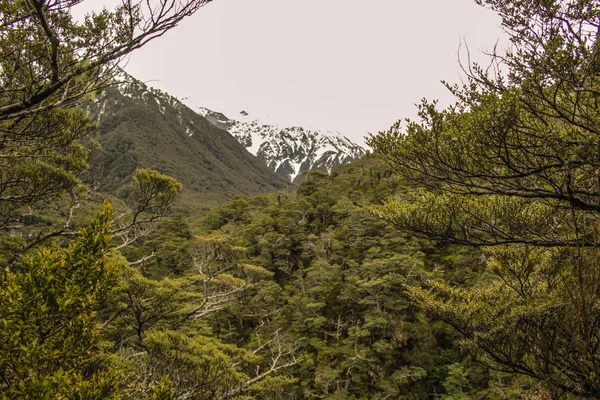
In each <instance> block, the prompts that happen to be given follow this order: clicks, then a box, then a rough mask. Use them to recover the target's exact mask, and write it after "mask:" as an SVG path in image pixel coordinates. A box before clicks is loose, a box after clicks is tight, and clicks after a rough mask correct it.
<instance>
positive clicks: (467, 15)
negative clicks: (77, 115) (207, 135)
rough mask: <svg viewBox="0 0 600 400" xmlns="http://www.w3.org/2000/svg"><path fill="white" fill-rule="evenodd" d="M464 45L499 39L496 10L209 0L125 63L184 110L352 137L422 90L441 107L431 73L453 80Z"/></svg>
mask: <svg viewBox="0 0 600 400" xmlns="http://www.w3.org/2000/svg"><path fill="white" fill-rule="evenodd" d="M117 3H118V0H104V1H98V0H89V1H85V2H84V3H82V5H80V6H78V7H79V8H78V10H76V11H77V12H78V13H84V12H86V11H88V10H90V9H95V10H97V9H99V8H101V7H102V6H103V5H104V6H106V7H108V8H110V7H112V6H114V5H115V4H117ZM461 43H462V47H461ZM465 43H466V44H467V45H468V48H469V52H470V54H471V57H472V59H474V60H479V61H482V62H483V61H485V60H487V57H486V56H485V51H489V50H491V49H492V48H493V47H494V45H495V44H496V43H499V44H500V46H501V47H502V45H503V44H504V43H506V39H505V36H504V35H503V33H502V30H501V28H500V19H499V18H498V16H497V15H496V14H495V13H494V12H492V11H490V10H487V9H484V8H482V7H480V6H478V5H477V4H475V1H474V0H414V1H408V0H368V1H364V0H214V1H213V2H212V3H209V4H208V5H206V6H205V7H203V8H201V9H200V10H199V11H198V12H197V13H196V14H195V15H193V16H192V17H189V18H187V19H186V20H184V21H183V22H182V23H181V24H180V25H179V26H178V27H176V28H175V29H174V30H172V31H170V32H168V33H167V34H166V35H164V36H163V37H161V38H159V39H157V40H155V41H153V42H151V43H150V44H148V45H147V46H146V47H144V48H142V49H140V50H138V51H136V52H135V53H133V54H132V55H131V56H130V57H128V59H127V60H126V61H127V63H126V65H125V70H126V71H127V72H129V73H130V74H131V75H133V76H134V77H136V78H137V79H140V80H142V81H144V82H146V83H148V84H149V85H150V86H153V87H156V88H158V89H161V90H164V91H166V92H168V93H169V94H171V95H173V96H175V97H178V98H179V99H181V100H183V101H184V103H186V104H187V105H188V106H189V107H190V108H192V109H196V108H197V107H206V108H210V109H212V110H216V111H220V112H223V113H224V114H225V115H227V116H228V117H230V118H234V119H235V117H236V116H237V115H239V112H240V111H242V110H245V111H247V112H249V113H250V115H251V116H256V117H259V118H260V119H261V121H263V122H265V123H278V124H281V125H288V126H291V125H299V126H304V127H311V128H314V129H323V130H330V131H338V132H340V133H342V134H344V135H345V136H347V137H349V138H350V139H352V140H353V141H355V142H358V143H361V144H362V143H364V140H363V138H364V137H365V135H367V134H368V133H377V132H378V131H381V130H385V129H387V128H388V127H389V126H391V125H392V124H393V123H394V122H395V121H397V120H399V119H404V118H406V117H409V118H414V117H415V116H416V107H415V104H416V103H419V102H420V100H421V99H422V98H427V99H439V100H440V105H442V106H443V105H447V104H449V103H450V102H451V100H452V97H451V96H450V94H449V93H448V92H447V90H446V89H445V88H444V87H443V85H442V84H441V83H440V81H441V80H446V81H449V82H451V83H456V82H460V66H459V63H458V58H459V57H461V58H462V59H465V58H466V51H465ZM461 48H462V50H461Z"/></svg>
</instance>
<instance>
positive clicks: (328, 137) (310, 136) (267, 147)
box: [198, 108, 367, 183]
mask: <svg viewBox="0 0 600 400" xmlns="http://www.w3.org/2000/svg"><path fill="white" fill-rule="evenodd" d="M198 112H199V113H200V114H201V115H203V116H204V117H205V118H206V119H207V120H209V121H210V122H211V123H212V124H214V125H215V126H216V127H218V128H221V129H224V130H226V131H228V132H229V133H231V134H232V135H233V136H234V137H235V138H236V139H237V140H238V141H239V142H240V143H241V144H242V145H243V146H244V147H246V149H247V150H248V151H249V152H250V153H252V154H254V155H255V156H256V157H258V158H259V159H260V160H262V161H263V162H264V163H265V164H266V165H267V166H269V168H271V169H272V170H273V171H275V172H276V173H277V174H278V175H280V176H282V177H284V178H286V179H288V180H290V181H292V182H295V183H297V182H299V181H300V180H301V179H302V175H301V172H303V171H307V170H311V169H316V170H320V171H324V172H331V171H332V170H333V169H335V168H336V167H338V166H340V165H344V164H348V163H349V162H351V161H352V160H354V159H356V158H359V157H362V156H364V155H365V154H367V152H366V150H365V149H363V148H362V147H360V146H359V145H357V144H355V143H352V142H351V141H350V140H349V139H348V138H346V137H345V136H342V135H341V134H339V133H333V132H322V131H316V130H312V129H306V128H302V127H280V126H277V125H265V124H262V123H260V122H259V121H258V120H257V119H252V117H251V116H250V115H248V113H247V112H246V111H242V112H240V115H239V116H238V117H237V118H238V119H237V120H234V119H230V118H227V117H226V116H225V115H223V114H222V113H219V112H216V111H212V110H209V109H207V108H200V109H199V110H198Z"/></svg>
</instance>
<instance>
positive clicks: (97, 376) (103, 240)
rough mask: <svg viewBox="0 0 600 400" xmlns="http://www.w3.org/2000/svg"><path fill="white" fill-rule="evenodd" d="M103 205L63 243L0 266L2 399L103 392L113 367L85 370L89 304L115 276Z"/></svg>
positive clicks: (90, 348) (107, 210)
mask: <svg viewBox="0 0 600 400" xmlns="http://www.w3.org/2000/svg"><path fill="white" fill-rule="evenodd" d="M112 216H113V212H112V209H111V207H110V205H108V204H105V206H104V211H103V212H102V213H99V214H98V216H97V217H96V219H95V220H94V221H93V222H92V223H91V224H90V226H89V227H87V228H83V229H82V230H81V231H80V233H79V237H78V239H76V240H74V241H73V242H71V243H70V245H69V247H68V248H66V249H61V248H45V249H43V250H40V251H38V252H37V254H35V255H31V256H28V257H25V258H24V259H22V260H20V261H19V262H17V263H15V264H13V265H12V267H10V268H6V269H3V270H2V279H1V280H0V282H1V283H0V298H1V299H2V300H1V301H0V374H1V377H2V385H1V386H0V389H1V391H2V392H3V396H7V398H31V399H34V398H65V399H67V398H69V399H71V398H81V399H83V398H105V397H106V396H108V395H109V394H110V393H112V392H113V391H114V390H115V389H116V385H117V386H118V380H115V379H116V378H118V375H117V374H116V372H115V371H114V370H111V369H109V370H106V371H98V372H97V373H94V374H92V375H91V376H90V375H89V374H85V373H84V371H85V367H86V363H87V362H89V360H90V358H91V357H92V356H93V355H94V354H95V353H96V352H97V351H98V344H99V341H100V336H99V330H98V326H97V319H96V313H95V308H96V307H97V304H98V299H99V297H101V296H102V295H103V294H104V293H105V292H106V291H107V290H108V289H109V288H110V287H111V285H112V284H113V283H114V281H115V273H116V270H115V266H114V264H113V263H112V262H111V261H110V260H109V259H108V258H107V252H108V250H109V248H110V242H111V238H110V236H109V230H110V220H111V218H112Z"/></svg>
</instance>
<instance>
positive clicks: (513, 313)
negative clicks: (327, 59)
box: [370, 0, 600, 397]
mask: <svg viewBox="0 0 600 400" xmlns="http://www.w3.org/2000/svg"><path fill="white" fill-rule="evenodd" d="M479 3H480V4H486V5H488V6H489V7H490V8H492V9H494V10H496V11H497V12H498V13H499V14H500V15H501V17H502V20H503V26H504V28H505V30H506V31H507V33H508V34H509V36H510V39H511V41H512V44H513V46H514V47H513V48H511V49H510V50H508V51H506V52H505V53H504V54H499V55H494V56H493V59H492V65H493V67H494V68H491V69H490V68H488V69H485V68H482V67H480V66H478V65H472V66H469V68H468V69H467V71H468V74H467V77H466V78H467V81H466V83H465V84H464V85H462V86H458V85H456V86H450V85H448V88H449V89H450V91H451V92H452V93H453V94H454V95H455V96H456V99H457V100H456V103H455V104H454V105H452V106H451V107H448V108H447V109H445V110H441V111H440V110H438V109H437V107H436V104H435V102H433V103H431V102H427V101H424V102H423V103H422V104H421V106H420V107H419V115H420V117H421V121H420V122H412V121H408V122H407V124H406V128H405V129H403V128H402V126H401V123H400V122H399V123H397V124H395V125H394V126H393V127H392V128H390V130H389V131H387V132H382V133H380V134H379V135H377V136H374V137H372V138H371V139H370V144H371V145H372V146H373V147H374V149H375V150H376V152H377V153H378V154H380V155H381V156H382V157H383V158H385V159H386V160H387V161H388V162H389V163H390V165H391V166H393V167H394V169H395V170H397V171H398V172H400V174H401V175H402V176H403V177H405V178H407V179H409V180H411V181H413V182H415V183H417V184H418V185H420V186H421V187H422V188H423V189H422V190H420V191H417V192H416V193H415V197H414V198H412V199H392V200H390V201H388V202H387V203H386V204H385V205H384V206H383V207H380V208H376V209H375V213H376V214H377V215H379V216H380V217H382V218H383V219H385V220H386V221H388V222H389V223H391V224H392V225H394V226H395V227H397V228H398V229H400V230H402V231H404V232H410V233H412V234H416V235H419V236H421V237H425V238H429V239H437V240H443V241H447V242H450V243H459V244H467V245H473V246H494V247H493V248H492V249H491V250H488V251H486V254H485V255H486V257H487V258H488V265H487V268H488V273H487V275H486V276H485V277H484V278H483V277H482V279H481V281H480V282H479V284H477V285H475V287H473V288H459V287H456V286H455V285H452V284H449V283H444V282H439V281H435V280H434V281H428V282H427V285H426V287H424V288H423V287H419V286H416V285H414V286H413V287H412V288H410V289H409V294H410V296H411V298H412V299H414V300H415V301H416V302H417V304H418V305H419V306H420V307H421V308H422V309H423V310H425V311H426V312H427V314H428V315H430V316H433V317H437V318H440V319H442V320H444V321H446V322H448V323H450V324H451V325H453V326H454V327H455V328H457V329H458V330H459V331H460V332H461V333H462V334H463V337H464V339H463V345H464V348H465V349H466V350H468V351H470V352H471V353H472V354H473V355H475V356H476V357H477V358H478V359H479V360H481V361H483V362H484V363H486V364H489V365H491V366H492V367H494V368H498V369H501V370H507V371H514V372H517V373H521V374H524V375H527V376H531V377H534V378H537V379H539V381H540V382H542V383H543V385H545V386H546V387H547V388H548V390H550V392H551V393H552V395H553V396H563V397H567V396H582V397H598V396H599V395H600V386H599V383H598V382H600V375H599V374H600V369H599V368H598V366H597V362H598V357H599V356H600V353H598V348H599V347H598V344H600V342H599V339H598V338H597V336H596V335H595V334H591V332H597V331H598V329H600V314H599V313H598V310H597V307H596V306H594V305H596V304H598V301H599V299H600V297H599V292H598V287H600V274H599V271H600V269H599V265H598V262H597V257H598V254H597V251H598V250H597V248H598V246H599V245H600V244H599V243H600V242H599V241H598V238H599V236H598V231H597V227H598V212H599V211H600V208H599V203H598V198H599V196H600V191H599V190H600V187H599V186H598V168H599V162H600V159H599V158H598V151H597V149H598V143H599V136H598V134H599V132H600V131H599V130H598V124H599V122H600V115H599V114H598V107H597V104H598V94H599V93H600V92H599V91H598V85H599V84H600V80H599V79H598V73H597V71H598V69H597V65H598V61H599V60H600V58H599V57H600V52H598V43H597V34H596V33H597V32H596V28H595V27H596V26H597V21H598V18H599V17H600V8H599V7H598V3H597V2H593V1H543V2H528V1H504V0H503V1H496V0H490V1H479ZM494 71H496V73H494ZM498 71H503V72H498ZM453 371H454V372H453V373H454V375H455V377H454V381H453V382H448V385H451V386H452V388H453V389H452V390H455V391H463V389H464V387H465V385H464V384H462V383H460V382H461V380H462V379H463V377H464V374H463V373H462V372H461V370H460V369H459V367H458V366H457V367H456V368H454V370H453ZM449 387H450V386H448V388H449ZM448 388H447V390H450V389H448ZM459 389H460V390H459Z"/></svg>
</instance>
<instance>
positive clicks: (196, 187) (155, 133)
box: [87, 73, 289, 210]
mask: <svg viewBox="0 0 600 400" xmlns="http://www.w3.org/2000/svg"><path fill="white" fill-rule="evenodd" d="M87 109H88V111H89V112H91V113H92V115H94V116H95V119H96V120H97V121H98V122H99V127H98V129H97V130H96V132H95V133H94V134H93V135H92V138H93V139H95V140H97V141H98V142H99V143H100V145H101V147H102V151H100V152H98V153H97V154H94V155H93V156H92V158H91V165H90V178H89V179H90V181H91V183H93V184H94V185H95V186H96V187H98V189H99V190H101V191H103V192H109V193H118V192H119V190H121V189H122V188H124V187H126V185H127V183H128V182H129V181H130V178H131V176H132V175H133V173H134V172H135V170H136V169H137V168H152V169H156V170H159V171H160V172H162V173H165V174H167V175H170V176H173V177H174V178H176V179H177V180H179V181H180V182H181V183H183V185H184V193H183V194H182V198H183V199H182V200H183V202H184V203H185V205H186V206H189V207H188V208H191V209H194V210H196V209H205V210H206V209H208V208H209V207H210V206H213V205H216V204H220V203H222V202H223V201H226V200H228V199H229V198H231V197H232V196H233V195H235V194H247V195H248V194H258V193H265V192H271V191H275V190H279V189H282V188H285V187H287V186H289V183H288V182H287V181H285V180H284V179H282V178H281V177H279V176H277V175H276V174H274V173H273V172H272V171H271V170H269V169H268V168H267V167H266V166H265V165H264V164H263V163H262V162H261V161H259V160H257V159H256V158H255V157H254V156H252V155H251V154H249V153H248V152H247V151H246V150H245V149H244V147H243V146H241V145H240V144H239V143H238V142H237V141H236V140H235V138H234V137H233V136H231V135H230V134H229V133H228V132H226V131H225V130H223V129H219V128H218V127H215V126H214V125H213V124H211V123H209V121H207V120H206V119H205V118H204V117H202V116H201V115H198V114H197V113H195V112H194V111H192V110H191V109H190V108H188V107H186V106H185V105H184V104H183V103H182V102H181V101H179V100H178V99H176V98H175V97H173V96H170V95H169V94H167V93H164V92H162V91H160V90H157V89H154V88H151V87H149V86H147V85H146V84H144V83H143V82H140V81H138V80H137V79H135V78H133V77H131V76H129V75H128V74H126V73H121V74H120V75H119V77H118V84H116V85H114V86H111V87H108V88H107V89H106V90H104V91H103V92H102V93H101V94H100V95H99V96H98V97H97V98H96V99H95V100H94V101H93V102H91V103H89V104H88V105H87Z"/></svg>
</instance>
